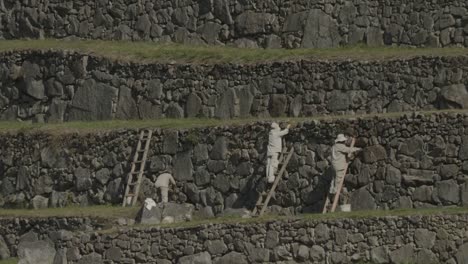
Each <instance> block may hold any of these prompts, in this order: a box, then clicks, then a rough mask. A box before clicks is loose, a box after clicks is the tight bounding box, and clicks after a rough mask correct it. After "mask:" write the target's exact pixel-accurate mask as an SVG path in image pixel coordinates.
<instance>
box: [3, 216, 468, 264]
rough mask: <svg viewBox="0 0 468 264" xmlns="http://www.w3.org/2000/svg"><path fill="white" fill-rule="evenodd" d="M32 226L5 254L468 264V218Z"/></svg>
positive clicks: (243, 263) (85, 259) (87, 259)
mask: <svg viewBox="0 0 468 264" xmlns="http://www.w3.org/2000/svg"><path fill="white" fill-rule="evenodd" d="M29 221H30V224H27V225H24V222H19V223H18V225H16V227H17V232H16V233H8V234H5V233H4V232H0V252H2V251H1V250H2V248H7V247H8V246H10V247H11V248H14V249H16V248H18V249H19V250H20V251H21V249H22V248H28V249H29V250H30V251H33V250H41V256H43V255H50V256H49V257H50V258H51V259H55V261H54V263H57V264H61V263H70V264H73V263H83V264H84V263H156V264H171V263H177V264H185V263H205V264H211V263H214V264H229V263H236V264H247V263H289V264H294V263H320V264H321V263H329V264H341V263H382V264H385V263H394V264H403V263H415V264H427V263H453V264H465V263H467V262H468V253H467V252H468V243H467V238H468V235H467V232H468V230H467V226H468V215H466V214H458V215H434V216H409V217H380V218H365V219H336V220H321V221H314V220H278V221H269V222H266V223H250V224H213V225H204V226H197V227H185V228H160V227H154V228H151V227H146V228H143V229H130V230H121V231H115V232H113V233H109V232H106V233H104V234H101V233H98V232H74V233H72V232H70V231H68V230H63V229H60V230H57V229H51V230H49V232H46V233H40V232H39V233H38V232H37V231H35V230H33V229H31V228H30V226H31V225H33V224H36V225H37V224H42V222H44V221H37V220H34V219H30V220H29ZM49 221H50V222H54V221H63V219H50V220H49ZM45 222H47V220H46V221H45ZM21 228H24V229H21ZM0 230H1V228H0ZM2 236H3V237H6V239H4V240H2ZM44 248H45V249H47V250H44ZM13 254H14V253H13ZM33 256H34V255H33V254H30V256H29V258H32V257H33Z"/></svg>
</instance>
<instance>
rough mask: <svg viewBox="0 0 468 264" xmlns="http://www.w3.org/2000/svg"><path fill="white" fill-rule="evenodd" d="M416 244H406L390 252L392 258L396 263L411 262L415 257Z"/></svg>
mask: <svg viewBox="0 0 468 264" xmlns="http://www.w3.org/2000/svg"><path fill="white" fill-rule="evenodd" d="M414 256H415V254H414V245H413V244H406V245H404V246H402V247H400V248H399V249H396V250H394V251H392V252H390V260H391V261H392V263H395V264H404V263H411V262H412V261H413V259H414Z"/></svg>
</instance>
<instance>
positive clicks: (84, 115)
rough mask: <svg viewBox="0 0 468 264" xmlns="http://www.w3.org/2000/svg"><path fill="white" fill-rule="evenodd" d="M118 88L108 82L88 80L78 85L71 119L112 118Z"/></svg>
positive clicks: (71, 108) (70, 115) (93, 119)
mask: <svg viewBox="0 0 468 264" xmlns="http://www.w3.org/2000/svg"><path fill="white" fill-rule="evenodd" d="M117 94H118V92H117V89H115V88H112V87H110V86H109V85H107V84H103V83H96V82H95V81H94V80H93V79H89V80H86V81H85V82H84V83H83V85H82V86H81V87H78V89H77V91H76V93H75V95H74V97H73V100H72V103H71V105H70V106H69V107H70V112H69V116H68V118H69V120H70V121H96V120H109V119H111V118H112V105H113V102H114V101H116V96H117Z"/></svg>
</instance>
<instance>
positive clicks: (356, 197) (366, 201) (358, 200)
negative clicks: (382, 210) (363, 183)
mask: <svg viewBox="0 0 468 264" xmlns="http://www.w3.org/2000/svg"><path fill="white" fill-rule="evenodd" d="M351 208H352V209H353V210H374V209H375V208H376V204H375V200H374V197H372V195H371V194H370V193H369V191H368V190H367V189H366V188H365V187H362V188H360V189H359V190H357V191H356V192H353V193H352V195H351Z"/></svg>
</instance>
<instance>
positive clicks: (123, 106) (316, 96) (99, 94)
mask: <svg viewBox="0 0 468 264" xmlns="http://www.w3.org/2000/svg"><path fill="white" fill-rule="evenodd" d="M0 83H1V86H0V87H1V88H0V120H23V121H33V122H62V121H94V120H109V119H150V118H152V119H157V118H184V117H209V118H213V117H217V118H224V119H228V118H236V117H241V118H245V117H278V116H292V117H298V116H314V115H324V114H342V113H346V114H362V113H385V112H400V111H410V110H433V109H448V108H467V107H468V92H467V89H466V88H467V85H468V57H466V56H460V57H417V58H410V59H401V60H400V59H395V60H387V61H344V60H343V61H342V60H337V61H292V62H275V63H259V64H249V65H235V64H215V65H190V64H189V65H178V64H176V65H171V64H169V65H168V64H157V63H153V64H137V63H128V62H116V61H112V60H109V59H106V58H98V57H94V56H88V55H82V54H77V53H71V54H68V53H65V52H52V51H43V52H35V51H32V52H20V53H4V54H3V56H2V57H1V58H0Z"/></svg>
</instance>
